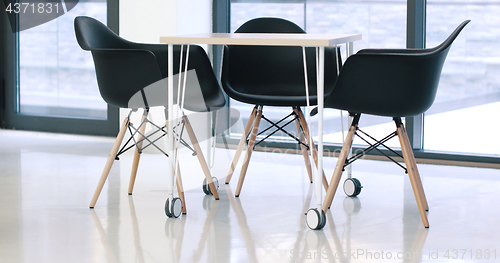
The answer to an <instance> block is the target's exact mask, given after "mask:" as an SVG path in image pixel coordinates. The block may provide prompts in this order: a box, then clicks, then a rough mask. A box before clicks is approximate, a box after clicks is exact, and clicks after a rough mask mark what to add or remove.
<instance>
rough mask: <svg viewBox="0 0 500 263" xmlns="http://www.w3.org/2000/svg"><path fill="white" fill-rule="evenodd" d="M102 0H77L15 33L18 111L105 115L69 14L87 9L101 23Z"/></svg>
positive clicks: (88, 60)
mask: <svg viewBox="0 0 500 263" xmlns="http://www.w3.org/2000/svg"><path fill="white" fill-rule="evenodd" d="M106 12H107V8H106V1H104V0H103V1H79V3H78V4H77V5H76V6H75V7H74V8H73V9H72V10H71V11H69V12H68V13H66V14H64V15H63V16H60V17H59V18H57V19H54V20H52V21H50V22H47V23H45V24H43V25H40V26H36V27H33V28H30V29H27V30H24V31H21V32H20V33H19V94H20V96H19V97H20V112H21V113H23V114H34V115H55V116H76V117H87V118H100V119H106V118H107V104H106V102H104V101H103V100H102V99H101V96H100V95H99V90H98V89H97V81H96V77H95V71H94V64H93V62H92V56H90V55H89V52H86V51H84V50H82V49H81V48H80V47H79V46H78V43H77V42H76V38H75V30H74V27H73V20H74V19H75V17H76V16H79V15H87V16H91V17H94V18H96V19H98V20H100V21H102V22H103V23H104V24H106Z"/></svg>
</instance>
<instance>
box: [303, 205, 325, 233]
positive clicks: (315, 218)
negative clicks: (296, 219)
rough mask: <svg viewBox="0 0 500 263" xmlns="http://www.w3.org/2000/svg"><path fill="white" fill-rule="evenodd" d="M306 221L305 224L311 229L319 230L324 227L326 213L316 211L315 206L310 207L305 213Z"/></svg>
mask: <svg viewBox="0 0 500 263" xmlns="http://www.w3.org/2000/svg"><path fill="white" fill-rule="evenodd" d="M306 223H307V226H308V227H309V228H310V229H312V230H319V229H322V228H323V227H325V224H326V215H325V212H323V210H321V213H320V212H318V209H317V208H311V209H309V210H308V211H307V213H306Z"/></svg>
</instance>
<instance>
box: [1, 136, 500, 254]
mask: <svg viewBox="0 0 500 263" xmlns="http://www.w3.org/2000/svg"><path fill="white" fill-rule="evenodd" d="M112 142H113V140H112V139H107V138H96V137H82V136H68V135H49V134H41V133H31V132H16V131H5V130H3V131H2V130H0V145H1V146H0V204H1V209H0V211H1V212H0V262H2V263H3V262H6V263H10V262H37V263H38V262H51V263H55V262H92V263H94V262H450V261H453V262H476V261H479V259H478V258H482V259H481V260H485V261H487V262H499V261H500V238H499V236H500V224H499V222H500V209H498V208H497V206H498V200H499V199H500V191H498V189H500V170H495V169H479V168H464V167H452V166H436V165H420V166H419V168H420V172H421V175H422V177H423V185H424V188H425V190H426V194H427V198H428V202H429V206H430V211H429V213H428V217H429V222H430V228H429V229H425V228H423V226H422V223H421V221H420V216H419V213H418V209H417V206H416V202H415V200H414V196H413V193H412V191H411V186H410V184H409V181H408V180H407V179H406V177H405V174H404V172H403V171H402V170H401V169H400V168H399V167H397V166H396V165H394V164H392V163H390V162H381V161H368V160H361V161H358V162H356V163H355V166H354V176H355V177H357V178H359V179H360V181H361V182H362V184H363V186H364V188H363V190H362V192H361V194H360V196H359V197H358V198H346V197H345V195H344V194H343V192H342V191H341V189H339V190H340V191H338V194H337V196H336V198H335V200H334V203H333V205H332V207H331V210H330V211H328V214H327V224H326V227H325V228H324V229H323V230H321V231H311V230H309V229H308V228H307V226H306V223H305V216H304V212H305V211H306V210H307V209H308V208H310V207H313V206H314V204H315V203H316V201H315V198H314V195H313V189H312V184H310V183H309V182H308V180H307V175H306V172H305V169H304V167H303V159H302V156H300V155H291V154H280V153H262V152H256V153H254V156H253V158H252V162H251V164H250V168H249V170H248V174H247V178H246V181H245V184H244V187H243V191H242V194H241V196H240V197H239V198H234V195H233V192H234V191H235V188H236V187H235V186H236V182H237V176H238V175H237V174H236V175H235V177H234V178H233V180H232V182H231V183H230V184H229V185H224V184H223V183H222V182H223V180H224V178H223V176H224V175H225V174H226V172H227V168H228V163H229V160H230V158H231V156H232V154H233V153H234V151H233V150H225V149H219V150H217V155H216V156H217V158H216V163H215V166H214V169H213V175H214V176H217V177H219V180H220V181H221V183H222V184H221V187H220V189H219V191H220V196H221V197H220V200H219V201H214V200H213V199H212V197H211V196H205V195H204V194H203V192H202V190H201V181H202V179H203V175H202V173H201V169H200V168H199V165H198V162H197V160H196V158H195V157H189V156H187V155H188V153H187V152H185V155H186V156H184V157H183V159H182V161H181V168H182V172H183V179H184V183H185V187H186V198H187V211H188V212H187V215H183V216H182V217H181V218H179V219H167V218H166V217H165V214H164V210H163V206H164V201H165V198H166V197H167V192H166V177H165V172H164V171H165V167H166V159H165V158H164V157H163V156H162V155H159V154H151V153H145V154H143V156H142V160H141V164H140V166H139V173H138V179H137V183H136V188H135V191H134V195H133V196H128V195H127V193H126V192H127V185H128V177H129V173H130V166H131V159H132V154H130V153H127V154H125V155H123V156H122V158H121V160H120V161H118V162H116V163H115V166H114V167H113V169H112V171H111V175H110V178H109V182H108V183H107V184H106V185H105V189H104V191H103V194H102V195H101V197H100V199H99V201H98V203H97V205H96V208H95V209H93V210H92V209H89V208H88V204H89V202H90V199H91V196H92V194H93V192H94V187H95V185H96V183H97V180H98V178H99V176H100V173H101V170H102V168H103V166H104V163H105V161H106V157H107V155H108V153H109V150H110V148H111V145H112ZM335 160H336V159H335V158H326V160H325V165H326V173H327V175H328V177H330V176H331V172H332V170H333V167H334V165H335ZM238 171H239V169H238ZM485 258H488V259H485Z"/></svg>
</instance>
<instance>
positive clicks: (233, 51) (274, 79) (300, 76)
mask: <svg viewBox="0 0 500 263" xmlns="http://www.w3.org/2000/svg"><path fill="white" fill-rule="evenodd" d="M235 33H298V34H305V33H306V32H305V31H304V30H303V29H302V28H300V27H299V26H298V25H296V24H294V23H293V22H290V21H288V20H285V19H281V18H269V17H264V18H256V19H252V20H249V21H247V22H245V23H244V24H243V25H241V26H240V27H239V28H238V29H237V30H236V31H235ZM336 51H337V48H331V49H327V50H325V57H326V59H325V67H326V68H328V69H330V70H329V71H330V72H335V73H336V70H337V67H336V66H335V61H336V60H335V52H336ZM306 54H307V56H306V57H307V65H308V81H309V90H310V94H311V95H315V94H316V53H315V50H314V48H307V49H306ZM339 55H340V53H339ZM339 61H340V57H339ZM303 65H304V63H303V56H302V48H301V47H262V46H227V47H226V48H225V50H224V63H223V72H222V85H223V88H224V90H225V91H226V93H227V94H228V95H229V96H230V97H232V98H234V99H237V100H240V101H243V102H248V103H251V102H249V101H245V98H244V97H245V96H246V95H250V96H259V95H269V96H276V101H273V102H275V103H273V102H271V103H270V104H271V105H272V106H293V105H282V104H281V103H280V101H279V98H278V97H283V98H285V97H287V96H305V81H304V68H303ZM325 72H326V71H325ZM335 80H336V74H330V73H329V74H325V94H326V93H329V92H331V90H332V88H333V85H334V83H335ZM285 100H286V98H285ZM252 102H255V101H252ZM304 103H305V99H304V101H303V103H301V104H304ZM263 105H266V104H265V103H264V104H263ZM296 106H300V105H296Z"/></svg>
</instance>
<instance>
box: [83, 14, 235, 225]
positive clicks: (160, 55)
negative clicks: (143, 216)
mask: <svg viewBox="0 0 500 263" xmlns="http://www.w3.org/2000/svg"><path fill="white" fill-rule="evenodd" d="M75 33H76V38H77V40H78V44H79V45H80V47H81V48H82V49H84V50H87V51H91V52H92V57H93V59H94V65H95V70H96V75H97V81H98V85H99V91H100V93H101V96H102V98H103V99H104V100H105V101H106V102H107V103H108V104H110V105H112V106H116V107H120V108H131V111H130V113H129V115H128V117H127V118H126V119H125V120H124V122H123V124H122V126H121V128H120V131H119V133H118V136H117V138H116V140H115V143H114V146H113V149H112V150H111V154H110V156H109V158H108V160H107V163H106V166H105V168H104V171H103V173H102V175H101V179H100V181H99V183H98V186H97V189H96V191H95V194H94V196H93V199H92V201H91V203H90V207H91V208H93V207H94V206H95V203H96V202H97V199H98V197H99V194H100V192H101V190H102V188H103V185H104V183H105V182H106V179H107V176H108V174H109V171H110V169H111V166H112V165H113V162H114V160H115V159H118V156H119V155H120V154H122V153H123V152H125V151H126V150H128V149H131V148H134V147H135V148H136V151H135V156H134V161H133V165H132V172H131V176H130V183H129V189H128V193H129V194H132V190H133V187H134V183H135V177H136V173H137V168H138V165H139V159H140V154H141V152H142V150H143V149H144V148H145V147H148V146H150V145H153V146H155V147H156V148H158V149H159V150H161V149H160V148H159V147H158V146H156V145H154V142H155V141H154V140H152V139H150V137H151V136H150V135H151V134H149V135H146V134H144V132H145V127H146V123H149V124H151V125H153V126H154V127H156V128H157V130H156V132H154V133H157V132H159V134H160V137H161V136H165V135H166V129H165V125H161V126H157V125H155V124H154V123H152V122H151V121H149V120H148V119H147V117H148V113H149V109H150V107H155V106H164V107H165V106H166V104H167V96H166V94H167V89H166V78H167V74H168V71H167V69H168V60H167V59H168V54H167V53H168V49H167V45H160V44H141V43H134V42H130V41H127V40H125V39H123V38H121V37H119V36H118V35H116V34H115V33H114V32H112V31H111V30H110V29H109V28H108V27H106V26H105V25H104V24H102V23H101V22H99V21H97V20H95V19H93V18H90V17H81V16H80V17H77V18H75ZM181 50H183V57H184V58H185V57H186V53H187V52H186V50H187V48H184V49H181V47H180V46H174V59H173V60H174V68H173V71H174V74H178V73H179V64H180V56H181ZM184 66H185V65H183V67H182V68H183V69H184ZM187 70H188V72H187V73H186V72H184V74H187V76H188V78H187V86H186V92H185V94H186V95H185V104H184V108H185V109H187V110H191V111H196V112H207V111H214V110H218V109H220V108H221V107H223V106H224V105H225V99H224V95H223V93H222V90H221V88H220V86H219V84H218V82H217V80H216V78H215V76H214V73H213V70H212V67H211V64H210V61H209V59H208V57H207V55H206V53H205V51H204V50H203V48H201V47H200V46H194V45H192V46H190V49H189V64H188V68H187ZM193 77H195V78H193ZM175 79H176V81H177V77H176V78H175ZM176 87H177V86H176ZM175 90H177V89H175ZM176 93H177V92H175V93H174V95H175V96H177V94H176ZM200 97H201V98H200ZM174 101H175V100H174ZM200 101H201V102H200ZM138 108H143V109H144V113H143V116H142V120H141V123H140V125H139V126H138V127H137V128H135V127H134V126H133V125H132V123H131V122H130V119H129V118H130V115H131V113H132V112H133V111H136V110H137V109H138ZM165 111H166V108H165ZM167 116H168V115H167V114H166V112H165V117H166V119H167ZM167 123H168V120H167ZM182 125H184V127H185V128H186V131H187V133H188V135H189V138H190V140H191V143H192V146H193V148H194V149H193V148H191V149H192V150H193V151H194V153H195V154H196V156H197V157H198V160H199V162H200V164H201V166H202V168H203V171H204V173H205V177H206V181H207V182H208V187H209V188H210V192H211V193H212V194H213V195H214V197H215V199H219V197H218V194H217V189H216V186H215V185H214V182H213V181H212V177H211V176H210V171H209V168H208V166H207V164H206V162H205V159H204V157H203V154H202V152H201V149H200V147H199V145H198V141H197V139H196V137H195V135H194V131H193V129H192V127H191V125H190V123H189V120H188V118H187V117H186V116H185V115H183V116H182ZM127 129H128V130H129V131H130V133H131V138H130V139H129V140H128V141H127V143H126V144H125V145H124V146H123V147H122V148H121V149H120V145H121V142H122V140H123V137H124V135H125V133H126V131H127ZM135 135H137V136H138V138H137V139H135V138H134V136H135ZM176 137H177V138H178V140H181V139H179V136H178V135H177V136H176ZM156 139H158V138H156ZM131 142H132V145H130V146H128V145H129V143H131ZM144 142H148V144H147V145H146V146H143V143H144ZM182 143H183V144H185V145H186V146H188V147H189V145H187V144H186V143H185V142H184V141H183V140H182ZM127 146H128V147H127ZM162 152H163V151H162ZM163 153H164V154H165V155H167V154H166V153H165V152H163ZM167 156H168V155H167ZM176 169H177V171H178V172H179V167H178V166H177V167H176ZM177 174H178V176H177V186H178V190H179V195H180V197H181V200H182V203H184V204H185V201H184V194H183V190H182V181H181V178H180V173H177ZM171 205H172V206H173V205H174V203H172V204H171ZM177 207H178V206H177ZM185 211H186V210H185V205H184V206H183V213H185ZM167 215H168V213H167ZM169 216H171V215H169ZM174 216H178V215H177V212H176V215H174Z"/></svg>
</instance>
